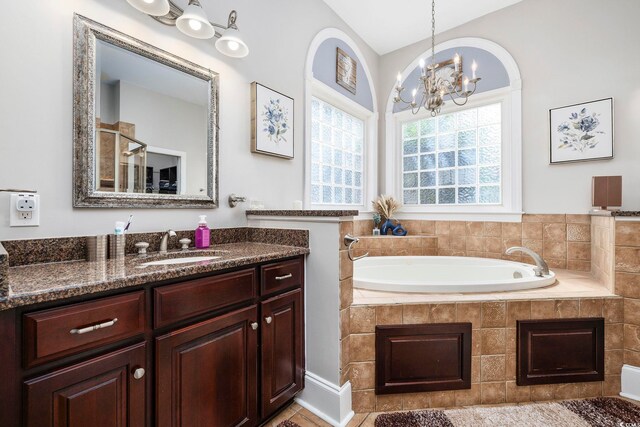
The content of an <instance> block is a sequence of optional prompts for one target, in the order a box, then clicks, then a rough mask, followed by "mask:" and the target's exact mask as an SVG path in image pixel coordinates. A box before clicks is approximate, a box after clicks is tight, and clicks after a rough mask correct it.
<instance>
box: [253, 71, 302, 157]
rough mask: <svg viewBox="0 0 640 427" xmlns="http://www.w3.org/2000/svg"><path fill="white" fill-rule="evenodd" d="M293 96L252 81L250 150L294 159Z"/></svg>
mask: <svg viewBox="0 0 640 427" xmlns="http://www.w3.org/2000/svg"><path fill="white" fill-rule="evenodd" d="M293 148H294V147H293V98H290V97H288V96H286V95H283V94H282V93H280V92H277V91H275V90H273V89H270V88H268V87H266V86H263V85H261V84H260V83H257V82H253V83H251V152H253V153H260V154H267V155H270V156H276V157H282V158H285V159H293Z"/></svg>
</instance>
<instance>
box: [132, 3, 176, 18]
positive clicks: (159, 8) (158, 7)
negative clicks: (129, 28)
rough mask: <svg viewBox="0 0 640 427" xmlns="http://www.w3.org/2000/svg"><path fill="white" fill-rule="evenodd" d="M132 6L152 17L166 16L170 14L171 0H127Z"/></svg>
mask: <svg viewBox="0 0 640 427" xmlns="http://www.w3.org/2000/svg"><path fill="white" fill-rule="evenodd" d="M127 3H129V4H130V5H131V6H133V7H135V8H136V9H138V10H139V11H140V12H142V13H146V14H147V15H151V16H164V15H166V14H167V13H169V9H170V6H169V0H127Z"/></svg>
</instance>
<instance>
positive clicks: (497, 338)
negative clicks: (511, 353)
mask: <svg viewBox="0 0 640 427" xmlns="http://www.w3.org/2000/svg"><path fill="white" fill-rule="evenodd" d="M480 334H481V335H480V337H481V338H480V340H481V343H480V348H481V352H482V355H483V356H484V355H491V354H505V352H506V340H507V336H506V329H505V328H496V329H481V330H480Z"/></svg>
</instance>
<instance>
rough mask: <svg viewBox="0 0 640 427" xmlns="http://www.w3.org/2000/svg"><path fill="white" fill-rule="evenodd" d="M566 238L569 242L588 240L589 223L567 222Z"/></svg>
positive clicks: (589, 234) (589, 235)
mask: <svg viewBox="0 0 640 427" xmlns="http://www.w3.org/2000/svg"><path fill="white" fill-rule="evenodd" d="M567 240H568V241H570V242H590V241H591V225H590V224H567Z"/></svg>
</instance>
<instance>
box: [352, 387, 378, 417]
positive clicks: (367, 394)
mask: <svg viewBox="0 0 640 427" xmlns="http://www.w3.org/2000/svg"><path fill="white" fill-rule="evenodd" d="M351 406H352V407H353V411H354V412H357V413H363V412H373V411H375V410H376V395H375V394H374V392H373V390H367V391H354V392H352V393H351Z"/></svg>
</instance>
